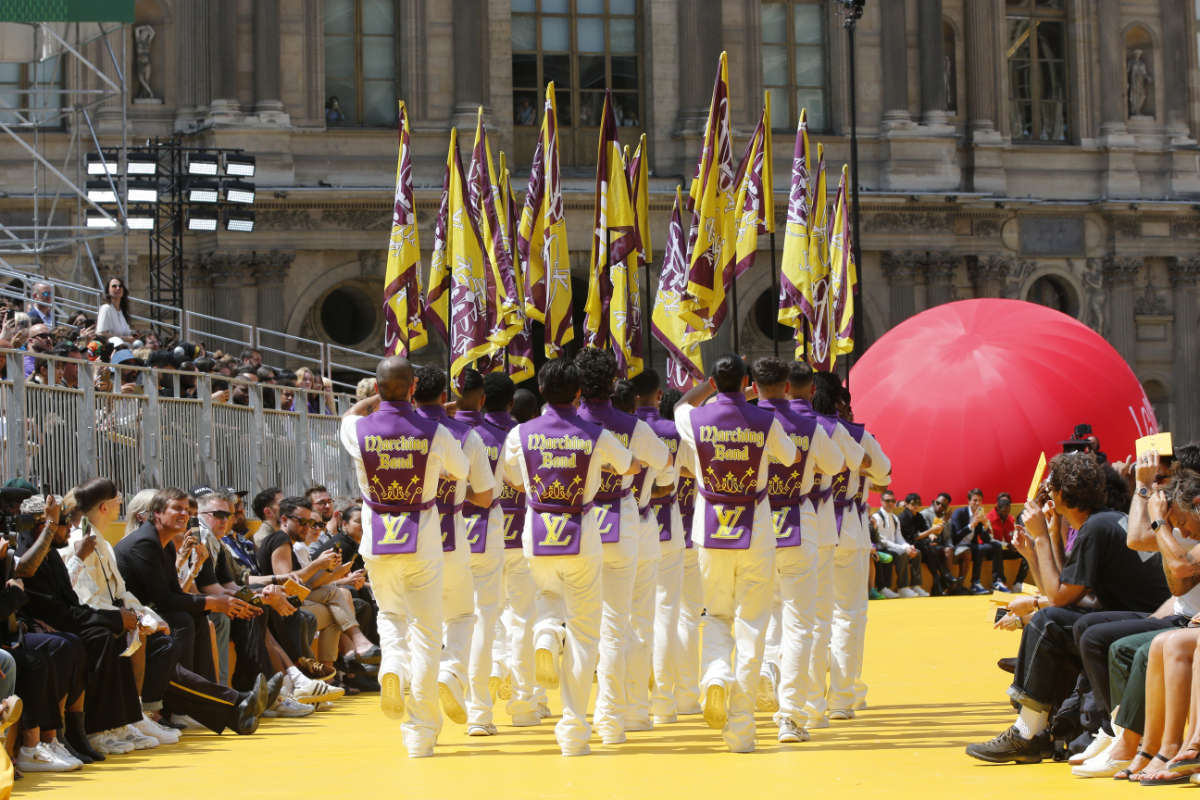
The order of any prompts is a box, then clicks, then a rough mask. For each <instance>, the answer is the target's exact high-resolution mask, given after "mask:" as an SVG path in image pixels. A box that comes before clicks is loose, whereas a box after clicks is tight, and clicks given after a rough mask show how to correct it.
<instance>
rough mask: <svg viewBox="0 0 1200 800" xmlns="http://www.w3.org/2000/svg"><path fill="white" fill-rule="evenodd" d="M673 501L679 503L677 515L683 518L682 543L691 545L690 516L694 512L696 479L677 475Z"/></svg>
mask: <svg viewBox="0 0 1200 800" xmlns="http://www.w3.org/2000/svg"><path fill="white" fill-rule="evenodd" d="M675 502H676V503H677V504H678V505H679V517H680V519H682V520H683V543H684V546H685V547H691V546H692V518H693V517H694V516H695V513H696V479H695V478H689V477H687V476H686V475H680V476H679V483H677V484H675Z"/></svg>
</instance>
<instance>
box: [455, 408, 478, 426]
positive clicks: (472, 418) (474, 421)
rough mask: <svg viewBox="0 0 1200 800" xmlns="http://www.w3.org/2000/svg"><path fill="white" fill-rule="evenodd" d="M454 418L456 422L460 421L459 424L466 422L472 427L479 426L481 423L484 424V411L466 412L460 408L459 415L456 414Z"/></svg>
mask: <svg viewBox="0 0 1200 800" xmlns="http://www.w3.org/2000/svg"><path fill="white" fill-rule="evenodd" d="M454 418H455V419H456V420H458V421H459V422H466V423H469V424H471V425H478V424H479V423H481V422H483V412H482V411H464V410H463V409H461V408H460V409H459V410H458V413H456V414H455V415H454Z"/></svg>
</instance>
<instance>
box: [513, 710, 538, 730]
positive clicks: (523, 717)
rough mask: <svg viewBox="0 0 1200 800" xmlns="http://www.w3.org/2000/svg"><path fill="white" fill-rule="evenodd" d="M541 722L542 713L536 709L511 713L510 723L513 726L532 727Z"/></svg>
mask: <svg viewBox="0 0 1200 800" xmlns="http://www.w3.org/2000/svg"><path fill="white" fill-rule="evenodd" d="M541 722H542V715H541V714H539V713H537V711H520V712H517V713H515V714H513V715H512V723H511V724H512V726H513V727H514V728H532V727H534V726H535V725H540V724H541Z"/></svg>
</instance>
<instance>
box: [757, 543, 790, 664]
mask: <svg viewBox="0 0 1200 800" xmlns="http://www.w3.org/2000/svg"><path fill="white" fill-rule="evenodd" d="M785 549H786V548H785ZM775 570H776V573H778V570H779V556H778V554H776V556H775ZM782 614H783V598H782V597H781V596H780V594H779V575H778V574H776V576H775V581H774V590H773V591H772V592H771V617H770V619H768V620H767V643H766V646H765V647H764V648H763V670H764V671H765V670H766V667H767V664H774V665H775V666H777V667H778V666H779V649H780V648H781V647H782V646H783V628H782V627H780V626H781V624H782V618H781V617H782Z"/></svg>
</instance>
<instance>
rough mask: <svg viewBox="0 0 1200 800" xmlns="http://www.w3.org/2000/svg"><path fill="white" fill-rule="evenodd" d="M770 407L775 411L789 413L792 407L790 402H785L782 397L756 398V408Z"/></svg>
mask: <svg viewBox="0 0 1200 800" xmlns="http://www.w3.org/2000/svg"><path fill="white" fill-rule="evenodd" d="M764 406H770V407H771V408H773V409H775V410H776V411H791V409H792V405H791V401H790V400H785V399H783V398H782V397H778V398H774V399H768V398H766V397H760V398H758V407H759V408H763V407H764Z"/></svg>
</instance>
